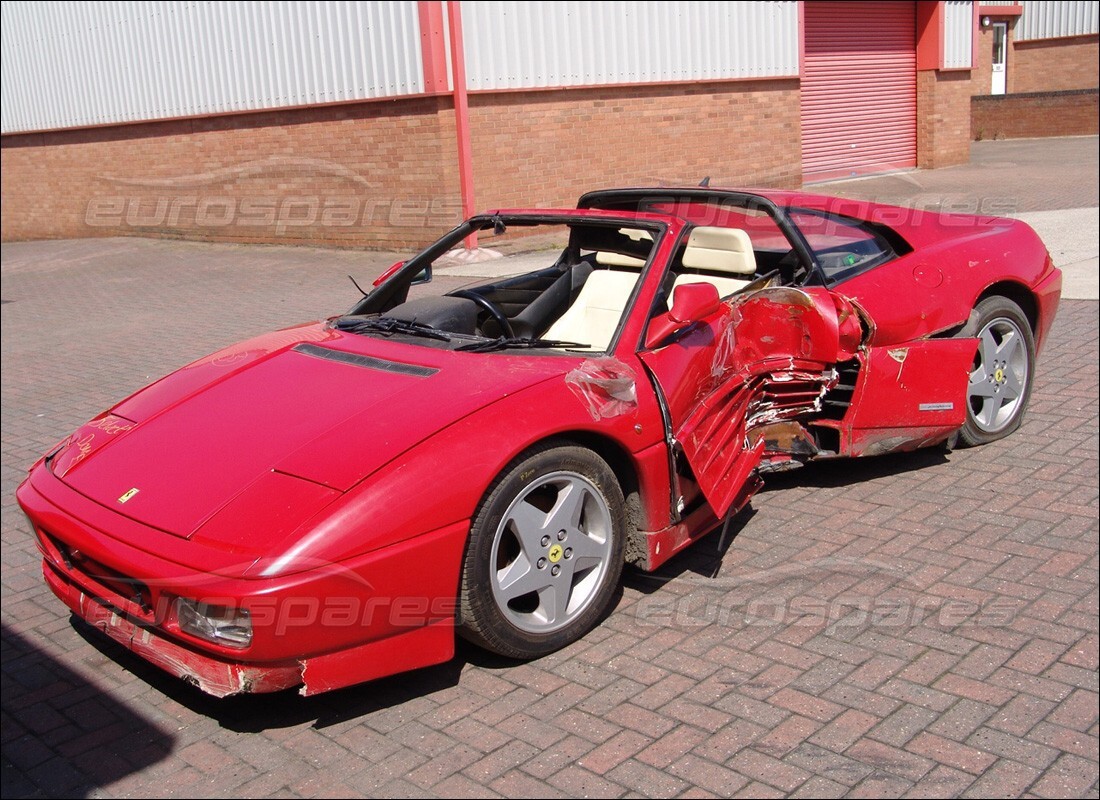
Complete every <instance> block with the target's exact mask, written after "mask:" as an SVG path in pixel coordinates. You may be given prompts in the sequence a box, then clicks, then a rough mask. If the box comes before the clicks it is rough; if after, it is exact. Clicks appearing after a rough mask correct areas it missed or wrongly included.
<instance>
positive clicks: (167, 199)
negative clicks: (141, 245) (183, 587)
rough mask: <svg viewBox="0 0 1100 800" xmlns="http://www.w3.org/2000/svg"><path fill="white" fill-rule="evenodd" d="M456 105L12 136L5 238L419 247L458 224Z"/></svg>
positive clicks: (6, 153)
mask: <svg viewBox="0 0 1100 800" xmlns="http://www.w3.org/2000/svg"><path fill="white" fill-rule="evenodd" d="M453 116H454V115H453V111H452V110H451V108H450V99H449V98H435V97H421V98H415V99H403V100H394V101H388V102H371V103H357V104H351V105H339V106H318V107H312V108H305V109H298V110H287V111H278V112H265V113H260V114H241V115H234V116H222V117H208V118H200V119H193V120H177V121H170V122H156V123H145V124H140V125H125V126H114V127H106V128H94V129H84V130H73V131H60V132H55V133H41V134H31V135H22V136H5V137H3V141H2V145H3V147H2V159H3V162H2V170H0V176H2V184H3V206H2V210H3V238H4V239H5V240H13V239H34V238H73V237H83V236H118V235H138V236H165V237H182V238H189V239H207V240H218V241H243V242H248V241H264V242H272V241H273V242H285V243H293V244H326V245H337V246H340V245H348V246H368V247H395V246H407V245H418V244H422V243H424V242H426V241H430V240H431V239H433V238H435V236H436V235H437V234H438V232H439V231H441V230H442V229H445V228H446V227H448V226H450V225H452V224H454V223H455V222H456V221H457V220H458V218H459V216H460V208H461V206H460V203H459V194H458V181H457V177H456V176H455V169H454V167H453V162H454V160H455V155H454V153H455V144H454V141H455V140H454V119H453Z"/></svg>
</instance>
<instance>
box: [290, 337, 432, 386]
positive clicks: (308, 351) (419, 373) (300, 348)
mask: <svg viewBox="0 0 1100 800" xmlns="http://www.w3.org/2000/svg"><path fill="white" fill-rule="evenodd" d="M293 349H294V351H295V352H296V353H301V354H302V355H306V356H312V357H313V358H323V359H325V360H326V361H336V362H339V363H341V364H350V365H351V366H353V367H364V368H366V369H377V370H381V371H382V372H396V373H397V374H399V375H411V376H413V377H416V378H430V377H431V376H432V375H435V373H437V372H439V370H438V369H435V368H434V367H422V366H420V365H418V364H403V363H401V362H400V361H387V360H385V359H382V358H373V357H372V356H361V355H359V354H357V353H345V352H343V351H342V350H329V349H328V348H327V347H318V346H317V345H315V344H309V343H308V342H303V343H301V344H297V345H294V348H293Z"/></svg>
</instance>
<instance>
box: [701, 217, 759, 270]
mask: <svg viewBox="0 0 1100 800" xmlns="http://www.w3.org/2000/svg"><path fill="white" fill-rule="evenodd" d="M683 264H684V266H685V267H687V268H688V269H708V270H713V271H715V272H729V273H732V274H734V275H753V274H755V273H756V255H755V254H754V253H753V251H752V240H751V239H749V235H748V234H747V233H745V232H744V231H743V230H741V229H740V228H715V227H699V228H695V229H694V230H692V232H691V234H690V235H689V236H688V242H687V248H685V250H684V260H683Z"/></svg>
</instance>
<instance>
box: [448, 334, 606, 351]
mask: <svg viewBox="0 0 1100 800" xmlns="http://www.w3.org/2000/svg"><path fill="white" fill-rule="evenodd" d="M553 347H564V348H566V349H574V350H575V349H583V348H585V347H588V345H586V344H580V343H579V342H562V341H558V340H557V339H533V338H531V337H528V336H501V337H500V338H499V339H491V340H489V341H487V342H475V343H473V344H464V345H462V346H461V347H456V348H455V349H456V350H462V351H464V352H467V353H491V352H492V351H494V350H535V349H541V348H553Z"/></svg>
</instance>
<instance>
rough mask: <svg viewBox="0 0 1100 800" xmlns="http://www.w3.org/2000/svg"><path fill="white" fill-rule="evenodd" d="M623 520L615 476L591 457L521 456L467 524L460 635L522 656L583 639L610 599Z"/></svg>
mask: <svg viewBox="0 0 1100 800" xmlns="http://www.w3.org/2000/svg"><path fill="white" fill-rule="evenodd" d="M624 524H625V503H624V501H623V495H622V491H621V489H620V488H619V484H618V481H617V480H616V478H615V474H614V473H613V472H612V470H611V468H610V467H608V465H607V464H606V463H605V462H604V461H603V460H602V459H600V458H599V457H598V456H597V455H596V454H595V453H593V452H591V451H590V450H586V449H584V448H581V447H573V446H564V447H551V446H544V447H541V448H538V449H536V450H534V451H532V452H530V453H528V454H526V455H525V456H523V457H521V458H520V459H518V460H517V462H514V463H513V464H512V465H510V467H509V468H508V469H506V470H505V472H504V473H503V474H502V475H501V477H500V478H498V479H497V481H496V482H495V483H494V486H493V487H492V489H491V491H490V492H489V494H488V495H487V496H486V498H485V500H484V501H483V502H482V504H481V507H480V509H479V511H478V513H477V515H476V516H475V519H474V523H473V525H472V527H471V532H470V541H469V544H468V546H467V552H466V558H465V562H464V565H463V576H462V592H461V596H460V598H459V600H460V621H461V624H462V630H463V633H464V634H465V635H466V636H467V638H470V639H473V640H474V641H476V642H477V643H479V644H481V645H483V646H485V647H487V648H488V649H490V650H493V651H495V652H497V653H501V654H502V655H508V656H513V657H519V658H533V657H537V656H541V655H545V654H546V653H549V652H553V651H554V650H557V649H559V648H561V647H564V646H565V645H567V644H570V643H571V642H573V641H575V640H577V639H579V638H580V637H581V636H583V635H584V634H585V633H586V632H587V631H588V630H589V629H590V628H591V627H592V626H593V625H595V624H596V622H598V621H599V619H600V617H601V616H602V615H603V614H604V613H605V612H606V610H607V607H608V605H609V603H610V601H611V599H612V597H613V596H614V592H615V590H616V588H617V585H618V581H619V575H620V574H621V572H622V565H623V546H624V538H623V537H624Z"/></svg>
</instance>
